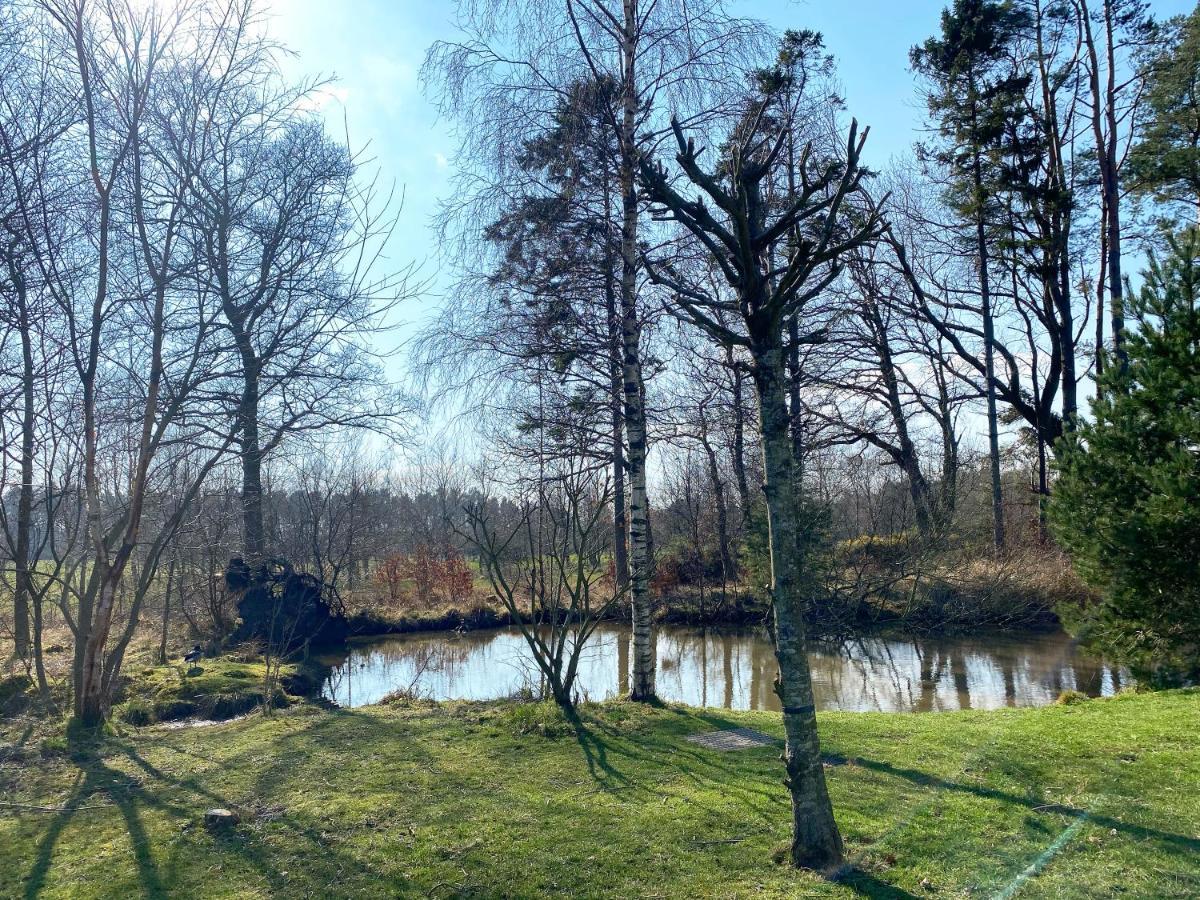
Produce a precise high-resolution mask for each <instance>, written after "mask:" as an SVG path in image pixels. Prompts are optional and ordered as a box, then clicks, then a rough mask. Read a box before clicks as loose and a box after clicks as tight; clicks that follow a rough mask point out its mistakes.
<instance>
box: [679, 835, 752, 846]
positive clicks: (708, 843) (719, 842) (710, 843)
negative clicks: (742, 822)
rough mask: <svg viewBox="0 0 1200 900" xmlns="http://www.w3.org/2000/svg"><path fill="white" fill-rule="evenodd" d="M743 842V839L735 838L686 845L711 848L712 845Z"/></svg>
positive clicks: (694, 842)
mask: <svg viewBox="0 0 1200 900" xmlns="http://www.w3.org/2000/svg"><path fill="white" fill-rule="evenodd" d="M744 840H745V838H744V837H735V838H722V839H721V840H717V841H688V843H689V844H693V845H694V846H697V847H711V846H712V845H713V844H740V843H741V842H742V841H744Z"/></svg>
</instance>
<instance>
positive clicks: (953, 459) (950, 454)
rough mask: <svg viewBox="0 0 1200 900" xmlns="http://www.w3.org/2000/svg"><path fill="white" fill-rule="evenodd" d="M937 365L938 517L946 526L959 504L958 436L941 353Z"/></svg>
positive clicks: (941, 523)
mask: <svg viewBox="0 0 1200 900" xmlns="http://www.w3.org/2000/svg"><path fill="white" fill-rule="evenodd" d="M936 366H937V369H936V377H937V386H938V425H939V426H940V430H941V433H942V483H941V485H940V489H939V491H938V505H937V519H938V526H939V527H941V528H945V527H946V526H948V525H949V524H950V523H951V522H952V521H953V519H954V511H955V507H956V506H957V505H958V436H957V435H956V434H955V433H954V410H953V409H952V408H951V401H950V384H949V381H948V379H947V377H946V370H945V366H944V363H943V362H942V359H941V357H940V354H939V359H938V362H937V363H936Z"/></svg>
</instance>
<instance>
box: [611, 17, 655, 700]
mask: <svg viewBox="0 0 1200 900" xmlns="http://www.w3.org/2000/svg"><path fill="white" fill-rule="evenodd" d="M623 8H624V23H623V30H622V41H621V43H622V46H621V54H622V68H623V74H624V78H623V83H622V109H621V129H620V134H619V135H618V144H619V147H620V153H621V160H620V171H619V173H618V177H619V180H620V187H621V339H622V347H623V349H624V359H623V366H622V376H623V379H624V382H625V384H624V393H625V433H626V436H627V437H628V444H629V562H630V573H629V574H630V587H631V603H630V605H631V607H632V608H633V679H632V680H633V686H632V688H631V690H630V692H629V696H630V698H631V699H633V700H653V699H654V698H655V696H656V693H655V674H656V673H655V667H656V662H657V660H656V655H657V654H656V649H655V634H654V618H653V600H652V598H651V596H650V573H651V569H652V568H653V563H654V561H653V559H652V556H651V549H650V515H649V508H648V502H647V496H646V407H645V401H644V397H643V396H642V364H641V347H640V343H641V323H640V322H639V320H638V310H637V297H636V289H637V266H638V255H637V254H638V247H637V229H638V197H637V183H636V172H637V154H638V148H637V134H636V130H637V104H638V98H637V80H636V64H637V36H638V29H639V28H640V22H639V20H638V9H637V0H624V4H623Z"/></svg>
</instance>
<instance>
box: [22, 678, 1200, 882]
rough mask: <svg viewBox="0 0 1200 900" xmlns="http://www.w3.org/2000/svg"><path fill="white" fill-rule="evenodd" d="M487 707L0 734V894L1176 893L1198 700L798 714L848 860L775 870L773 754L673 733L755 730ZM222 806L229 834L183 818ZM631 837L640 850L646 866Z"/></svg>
mask: <svg viewBox="0 0 1200 900" xmlns="http://www.w3.org/2000/svg"><path fill="white" fill-rule="evenodd" d="M583 719H584V723H585V729H584V731H582V732H581V733H579V734H576V732H575V731H574V730H572V729H571V728H570V727H569V726H568V725H567V724H566V723H565V722H563V721H562V720H561V719H560V718H559V717H558V716H557V714H556V712H555V711H554V710H553V709H552V708H549V707H546V706H542V705H537V706H531V705H521V706H514V705H512V704H506V703H493V704H479V703H455V704H440V705H429V704H416V705H407V706H391V707H368V708H363V709H358V710H342V711H332V712H330V711H322V710H319V709H316V708H314V707H311V706H298V707H294V708H292V709H288V710H283V711H280V712H279V713H277V714H275V715H274V716H272V717H261V716H252V717H250V718H248V719H244V720H241V721H238V722H234V723H229V724H225V725H217V726H213V727H211V728H204V729H191V730H169V729H166V728H148V729H142V730H139V731H136V732H130V733H126V734H125V735H123V736H121V735H117V736H111V737H106V738H103V739H101V740H98V741H96V742H95V743H93V744H89V745H86V746H79V747H74V748H72V749H71V751H70V754H65V753H57V752H49V753H48V755H44V754H42V753H39V752H38V750H37V748H36V746H25V747H22V748H18V747H17V746H16V745H17V743H18V742H19V740H20V734H19V732H10V733H9V734H5V735H3V737H2V739H3V740H4V741H6V742H8V743H9V744H10V745H11V747H12V748H13V749H12V750H11V751H10V752H8V753H6V754H0V787H2V788H3V791H2V792H3V794H4V796H5V800H6V802H7V803H9V804H10V805H9V806H8V807H6V808H5V809H4V810H3V811H2V812H0V846H3V847H4V848H5V852H4V853H3V854H0V896H6V897H7V896H22V895H23V896H37V897H77V896H95V897H124V896H136V895H139V894H151V895H170V896H197V897H199V896H204V897H218V896H237V897H293V896H294V897H302V896H314V895H316V896H325V895H327V894H328V891H329V886H330V885H337V890H338V892H339V894H340V895H342V896H355V897H394V896H427V895H430V894H432V893H438V894H439V895H445V894H451V895H454V894H460V895H461V894H473V895H478V896H500V895H509V896H547V895H558V896H590V895H596V894H599V893H604V894H607V895H613V896H642V895H644V894H645V893H646V889H647V885H653V886H654V891H655V893H656V894H657V895H658V896H662V897H694V896H729V897H740V896H750V895H753V896H766V897H793V896H797V895H803V896H828V897H844V898H852V897H859V896H863V895H870V896H933V895H936V894H946V895H950V894H954V895H957V894H966V893H970V894H972V895H976V894H980V895H989V896H990V895H994V894H996V893H998V892H1000V891H1003V890H1005V889H1006V888H1008V887H1009V886H1011V885H1013V883H1014V881H1015V880H1016V879H1018V878H1021V877H1022V873H1027V872H1028V870H1029V868H1030V866H1031V865H1032V864H1033V863H1034V862H1035V861H1036V860H1041V861H1042V863H1043V865H1042V866H1041V867H1040V868H1039V869H1038V874H1036V875H1034V876H1032V877H1029V878H1028V880H1026V881H1025V882H1024V884H1023V887H1022V891H1021V895H1020V896H1022V897H1066V896H1075V897H1084V896H1110V895H1114V894H1117V893H1120V894H1122V896H1132V897H1157V896H1195V895H1196V894H1197V893H1200V806H1197V804H1196V803H1195V802H1194V801H1195V797H1196V796H1197V795H1198V794H1200V746H1198V745H1197V743H1196V742H1195V740H1194V736H1195V734H1196V733H1197V732H1198V731H1200V692H1197V691H1194V690H1193V691H1171V692H1163V693H1159V694H1138V695H1130V694H1123V695H1121V696H1119V697H1116V698H1113V699H1107V700H1091V701H1085V702H1080V703H1076V704H1073V705H1069V706H1051V707H1047V708H1044V709H1028V710H999V711H992V712H953V713H945V714H941V715H931V716H896V715H886V714H871V713H821V714H819V716H818V719H819V724H820V728H821V736H822V746H823V750H824V752H825V754H826V758H827V764H828V768H827V777H828V779H829V785H830V792H831V794H832V798H833V803H834V809H835V811H836V814H837V818H838V822H839V825H840V827H841V829H842V833H843V835H844V837H845V840H846V848H847V857H848V859H849V861H850V863H851V867H850V868H849V869H848V870H847V871H846V872H845V873H844V875H843V878H842V880H841V881H840V882H837V883H835V882H831V881H828V880H825V879H823V878H820V877H819V876H816V875H813V874H809V873H797V872H794V871H791V870H789V869H787V868H786V867H782V866H779V865H776V864H775V863H774V862H772V855H773V853H774V852H775V851H776V849H777V848H779V847H780V846H781V845H782V844H784V842H785V841H786V840H787V837H788V828H789V821H790V813H789V807H788V798H787V793H786V791H785V789H784V788H783V786H782V785H781V784H780V776H781V769H780V763H779V761H778V749H777V747H771V746H765V747H759V748H756V749H749V750H743V751H736V752H728V753H722V752H717V751H712V750H706V749H704V748H701V747H697V746H696V745H695V744H692V743H691V742H689V741H687V740H686V737H687V735H689V734H694V733H696V732H702V731H709V730H713V729H720V728H730V727H749V728H754V729H757V730H759V731H762V732H765V733H766V734H768V735H771V736H774V737H776V738H778V737H780V736H781V734H782V726H781V722H780V719H779V716H778V715H775V714H772V713H766V712H725V711H720V712H715V711H712V710H697V709H688V708H683V707H665V708H660V709H655V708H648V707H644V706H641V705H634V704H630V703H611V704H603V705H588V706H586V707H585V708H584V710H583ZM212 807H225V808H228V809H232V810H234V811H236V812H237V813H238V814H239V816H240V817H241V824H240V825H238V826H236V827H235V828H234V829H233V830H232V831H231V832H230V833H228V834H218V833H213V832H210V831H208V830H207V829H206V828H205V827H204V825H203V816H204V811H205V810H206V809H209V808H212ZM647 835H653V851H652V852H648V849H647V843H646V842H647V837H646V836H647Z"/></svg>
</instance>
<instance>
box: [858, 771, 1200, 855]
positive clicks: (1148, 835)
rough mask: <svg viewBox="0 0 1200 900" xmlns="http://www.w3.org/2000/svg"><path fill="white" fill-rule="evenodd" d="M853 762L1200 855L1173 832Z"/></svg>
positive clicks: (1199, 847)
mask: <svg viewBox="0 0 1200 900" xmlns="http://www.w3.org/2000/svg"><path fill="white" fill-rule="evenodd" d="M853 762H854V763H855V765H859V766H862V767H863V768H864V769H871V770H872V771H875V772H880V773H882V774H884V775H891V776H893V777H896V778H903V779H905V780H906V781H909V782H912V783H913V784H916V785H919V786H921V787H931V788H935V789H937V790H944V791H956V792H959V793H965V794H973V795H974V796H976V797H982V798H984V799H986V800H996V801H998V802H1001V803H1011V804H1013V805H1015V806H1024V807H1026V808H1028V809H1029V810H1030V811H1031V812H1041V813H1058V814H1061V815H1064V816H1072V817H1074V818H1079V817H1080V816H1083V815H1087V817H1088V819H1089V821H1091V822H1093V823H1095V824H1096V825H1102V826H1103V827H1105V828H1112V829H1115V830H1116V831H1117V832H1121V833H1125V834H1128V835H1130V836H1132V837H1136V838H1140V839H1142V840H1152V841H1158V842H1160V843H1163V844H1166V845H1167V846H1168V847H1170V848H1172V849H1176V850H1183V851H1186V852H1187V854H1188V855H1189V856H1190V857H1192V858H1195V855H1196V854H1200V840H1197V839H1196V838H1192V837H1188V836H1187V835H1182V834H1175V833H1174V832H1170V831H1160V830H1159V829H1157V828H1149V827H1147V826H1144V825H1132V824H1130V823H1129V822H1122V821H1121V820H1120V819H1114V818H1113V817H1111V816H1106V815H1101V814H1098V813H1095V812H1092V811H1090V810H1084V809H1079V808H1077V807H1073V806H1064V805H1062V804H1059V803H1052V804H1041V803H1038V802H1037V801H1036V800H1033V799H1031V798H1029V797H1021V796H1018V795H1017V794H1010V793H1008V792H1007V791H1001V790H997V789H996V788H989V787H984V786H982V785H974V784H961V783H960V782H957V781H947V780H946V779H945V778H940V777H938V776H937V775H930V774H929V773H928V772H922V771H920V770H918V769H905V768H901V767H898V766H893V765H891V764H890V763H886V762H883V761H881V760H873V759H862V758H855V759H854V760H853Z"/></svg>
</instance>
